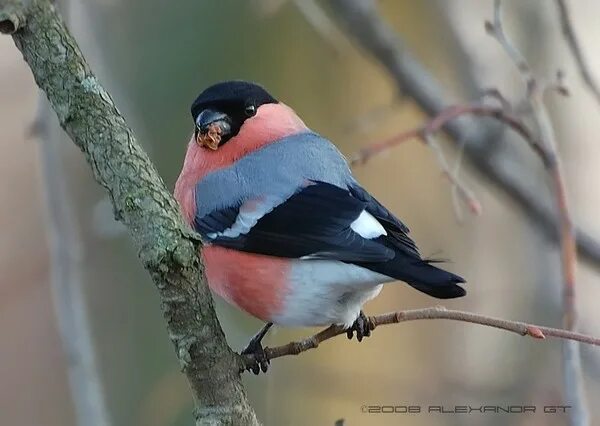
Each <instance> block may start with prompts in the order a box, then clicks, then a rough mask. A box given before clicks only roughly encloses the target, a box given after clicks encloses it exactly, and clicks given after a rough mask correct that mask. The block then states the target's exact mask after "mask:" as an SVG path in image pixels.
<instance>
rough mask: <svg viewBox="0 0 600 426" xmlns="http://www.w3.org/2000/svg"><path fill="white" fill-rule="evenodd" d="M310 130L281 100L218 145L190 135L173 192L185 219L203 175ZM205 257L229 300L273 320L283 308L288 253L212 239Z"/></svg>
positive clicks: (216, 286) (190, 216)
mask: <svg viewBox="0 0 600 426" xmlns="http://www.w3.org/2000/svg"><path fill="white" fill-rule="evenodd" d="M307 130H308V129H307V127H306V126H305V124H304V123H303V122H302V120H301V119H300V118H298V116H297V115H296V114H295V113H294V111H293V110H292V109H291V108H289V107H288V106H286V105H284V104H281V103H280V104H266V105H262V106H261V107H259V108H258V110H257V114H256V115H255V116H254V117H252V118H249V119H247V120H246V121H245V122H244V125H243V126H242V128H241V129H240V132H239V133H238V135H237V136H235V137H233V138H232V139H231V140H230V141H228V142H227V143H226V144H224V145H223V146H221V147H219V148H218V149H217V150H216V151H211V150H209V149H206V148H204V147H201V146H199V145H198V144H196V143H195V141H194V140H193V138H192V140H191V141H190V143H189V144H188V150H187V153H186V156H185V161H184V164H183V168H182V170H181V174H180V175H179V178H178V179H177V182H176V184H175V193H174V195H175V198H176V199H177V201H178V202H179V204H180V206H181V209H182V212H183V216H184V218H185V220H186V221H187V223H188V224H190V225H191V226H193V222H194V216H195V214H196V199H195V191H194V188H195V186H196V183H198V182H199V181H200V180H201V179H202V178H203V177H204V176H206V175H207V174H208V173H210V172H213V171H215V170H219V169H222V168H224V167H228V166H230V165H232V164H233V163H235V162H236V161H237V160H238V159H240V158H242V157H243V156H244V155H246V154H249V153H251V152H253V151H255V150H257V149H260V148H261V147H263V146H265V145H268V144H270V143H272V142H274V141H276V140H277V139H280V138H283V137H286V136H289V135H293V134H296V133H299V132H303V131H307ZM200 195H201V194H200ZM200 198H201V197H200ZM200 202H202V201H201V199H200ZM202 260H203V263H204V265H205V270H206V277H207V280H208V284H209V286H210V288H211V289H212V290H213V291H214V292H215V293H217V294H218V295H220V296H221V297H223V298H224V299H225V300H227V301H228V302H229V303H232V304H234V305H236V306H238V307H239V308H241V309H243V310H244V311H246V312H248V313H249V314H251V315H254V316H255V317H257V318H260V319H262V320H264V321H270V320H271V319H272V318H273V316H274V315H277V314H278V313H279V312H280V311H281V309H282V306H283V303H284V298H285V296H286V294H287V293H288V285H287V277H288V275H289V271H290V267H291V262H290V261H289V259H281V258H276V257H269V256H262V255H256V254H252V253H245V252H239V251H236V250H231V249H226V248H223V247H218V246H212V245H208V246H205V247H204V248H203V249H202Z"/></svg>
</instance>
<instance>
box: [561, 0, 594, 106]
mask: <svg viewBox="0 0 600 426" xmlns="http://www.w3.org/2000/svg"><path fill="white" fill-rule="evenodd" d="M556 6H557V7H558V16H559V19H560V26H561V28H562V32H563V36H564V38H565V41H566V42H567V45H568V46H569V50H570V51H571V54H572V55H573V59H574V60H575V63H576V65H577V69H578V70H579V74H580V75H581V79H582V80H583V82H584V84H585V85H586V86H587V88H588V90H589V91H590V92H591V94H592V96H593V97H594V99H596V102H597V103H598V104H599V105H600V86H599V85H598V82H597V81H596V79H595V78H594V77H593V76H592V73H591V71H590V66H589V64H588V62H587V60H586V59H585V57H584V56H583V52H582V50H581V46H580V45H579V41H578V40H577V35H576V34H575V30H574V29H573V24H572V22H571V13H570V11H569V7H568V6H567V1H566V0H556Z"/></svg>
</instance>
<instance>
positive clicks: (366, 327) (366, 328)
mask: <svg viewBox="0 0 600 426" xmlns="http://www.w3.org/2000/svg"><path fill="white" fill-rule="evenodd" d="M354 332H356V340H358V341H359V342H360V341H362V339H363V337H369V336H370V335H371V322H370V321H369V318H368V317H367V316H366V315H365V313H364V312H363V311H360V314H358V318H356V320H355V321H354V323H353V324H352V326H350V328H348V330H346V335H347V336H348V339H352V336H354Z"/></svg>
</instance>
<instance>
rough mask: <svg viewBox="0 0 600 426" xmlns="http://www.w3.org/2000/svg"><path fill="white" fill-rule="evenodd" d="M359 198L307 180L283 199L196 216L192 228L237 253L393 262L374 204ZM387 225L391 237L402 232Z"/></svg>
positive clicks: (247, 203) (267, 199) (257, 200)
mask: <svg viewBox="0 0 600 426" xmlns="http://www.w3.org/2000/svg"><path fill="white" fill-rule="evenodd" d="M362 198H363V199H361V198H360V197H357V196H355V195H354V194H353V192H352V191H351V190H350V189H343V188H340V187H338V186H335V185H331V184H329V183H325V182H315V181H312V182H310V183H309V184H308V185H306V186H304V187H302V188H299V189H298V190H297V191H296V192H295V193H294V194H293V195H291V196H290V197H289V198H287V199H285V200H281V199H278V198H277V197H275V196H264V197H260V198H255V199H250V200H247V201H245V202H243V203H242V204H241V205H238V206H232V207H228V208H224V209H220V210H218V211H213V212H210V213H208V214H206V215H204V216H203V217H196V219H195V221H194V225H195V229H196V230H197V231H198V232H199V233H200V234H201V235H202V236H203V237H204V238H205V239H207V240H208V241H209V242H210V243H212V244H215V245H219V246H223V247H228V248H233V249H236V250H240V251H246V252H251V253H257V254H265V255H270V256H277V257H287V258H304V259H332V260H341V261H344V262H384V261H388V260H390V259H392V258H394V256H395V254H394V249H392V248H390V247H387V246H386V244H383V242H382V241H381V238H382V237H385V236H386V234H387V232H386V230H385V229H384V227H383V226H382V224H380V223H379V221H378V220H377V219H375V218H374V217H373V216H374V214H373V213H371V212H370V211H369V209H370V210H371V211H374V212H376V213H377V212H378V210H376V209H375V207H373V206H376V205H379V204H373V203H374V202H373V201H369V200H366V199H365V197H364V196H363V197H362ZM375 203H376V202H375ZM370 206H371V207H370ZM379 208H380V209H382V208H383V207H382V206H381V205H379ZM384 210H385V209H384ZM378 214H380V213H378ZM388 214H389V213H388ZM380 216H382V217H384V218H385V217H386V216H385V215H384V214H380ZM392 218H393V216H392ZM386 220H387V221H389V220H390V219H386ZM384 222H385V221H384ZM386 223H387V222H386ZM390 223H391V224H392V225H388V227H389V228H390V229H391V230H392V231H393V232H401V231H397V230H396V228H397V226H396V225H395V224H394V222H393V221H390ZM413 245H414V244H413Z"/></svg>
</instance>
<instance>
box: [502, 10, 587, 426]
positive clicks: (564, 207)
mask: <svg viewBox="0 0 600 426" xmlns="http://www.w3.org/2000/svg"><path fill="white" fill-rule="evenodd" d="M500 5H501V0H495V8H494V27H493V31H491V34H492V35H494V37H495V38H496V39H497V40H498V42H499V43H500V44H501V45H502V46H503V47H504V50H505V51H506V53H507V55H508V56H509V57H510V58H511V59H512V60H513V62H515V65H516V66H517V69H518V70H519V72H520V73H521V75H522V76H523V80H524V81H525V84H526V87H527V100H528V101H529V104H530V107H531V108H530V109H531V111H532V113H533V117H534V120H535V123H536V125H537V127H538V130H539V133H540V143H539V147H540V148H541V149H542V150H543V151H545V152H547V153H549V155H551V156H552V158H553V159H554V161H551V162H547V163H546V169H547V171H548V174H549V175H550V177H551V179H552V186H553V193H554V197H555V204H556V210H557V211H558V225H557V226H558V230H559V235H560V237H559V243H560V249H561V262H562V273H563V327H565V328H566V329H567V330H574V329H575V325H576V321H577V309H576V306H575V280H576V272H577V249H576V243H575V231H574V229H573V223H572V220H571V214H570V211H569V203H568V196H567V189H566V185H565V179H564V173H563V169H562V164H561V161H560V157H559V156H558V155H557V151H556V146H557V143H556V136H555V133H554V126H553V125H552V120H551V119H550V115H549V113H548V110H547V108H546V105H545V104H544V93H545V91H546V90H547V88H548V87H550V86H547V85H540V84H537V82H536V79H535V77H534V76H533V75H532V73H531V71H530V70H529V67H528V66H527V64H526V63H525V60H524V59H523V56H522V55H521V54H520V52H519V51H518V50H517V49H515V48H514V46H513V45H512V43H511V42H510V40H509V38H508V37H507V36H506V34H505V33H504V30H503V27H502V15H501V9H500ZM557 85H558V87H559V90H560V88H562V87H563V85H562V74H561V73H560V72H559V73H558V74H557ZM544 86H546V87H544ZM562 362H563V376H564V384H565V387H564V391H565V392H564V393H565V400H566V402H567V403H570V404H573V409H572V410H571V412H570V413H569V419H570V422H571V424H572V425H574V426H579V425H582V426H583V425H586V424H588V423H589V421H588V419H589V414H588V409H587V406H586V401H585V395H584V392H583V382H582V380H583V379H582V378H583V374H582V371H581V360H580V359H579V348H578V346H577V345H575V344H572V343H569V344H567V343H565V345H564V346H563V359H562Z"/></svg>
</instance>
